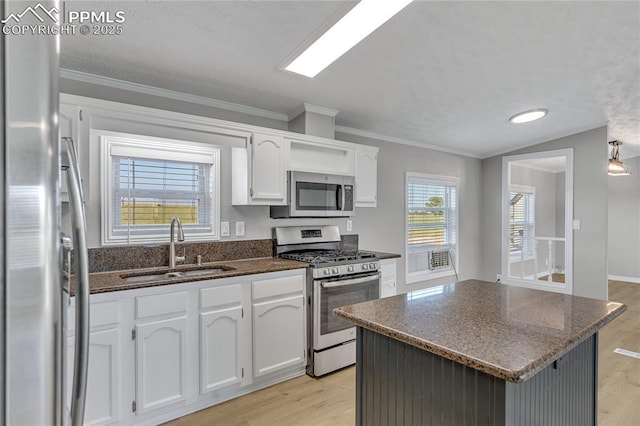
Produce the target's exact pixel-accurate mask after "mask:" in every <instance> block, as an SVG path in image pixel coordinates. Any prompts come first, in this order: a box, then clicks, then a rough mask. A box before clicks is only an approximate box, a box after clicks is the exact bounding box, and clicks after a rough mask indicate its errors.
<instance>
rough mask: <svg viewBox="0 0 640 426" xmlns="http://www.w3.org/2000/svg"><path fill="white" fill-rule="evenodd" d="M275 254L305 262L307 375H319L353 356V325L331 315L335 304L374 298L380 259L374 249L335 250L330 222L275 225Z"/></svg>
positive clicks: (334, 233) (345, 363) (347, 362)
mask: <svg viewBox="0 0 640 426" xmlns="http://www.w3.org/2000/svg"><path fill="white" fill-rule="evenodd" d="M274 244H275V253H276V255H277V256H279V257H283V258H287V259H292V260H298V261H301V262H306V263H308V264H309V265H310V267H309V268H308V269H307V295H308V305H307V323H308V328H307V336H308V342H309V343H308V360H309V363H308V365H307V374H309V375H310V376H322V375H324V374H327V373H330V372H332V371H335V370H338V369H340V368H343V367H346V366H348V365H352V364H354V363H355V361H356V345H355V338H356V330H355V327H354V326H353V325H352V324H349V323H347V322H345V321H342V320H341V319H339V318H337V317H335V316H334V315H333V309H334V308H337V307H338V306H345V305H351V304H354V303H360V302H366V301H368V300H374V299H378V298H379V295H380V262H379V261H378V259H377V258H376V256H375V254H373V253H370V252H363V251H355V250H340V230H339V228H338V227H337V226H335V225H322V226H291V227H282V228H274Z"/></svg>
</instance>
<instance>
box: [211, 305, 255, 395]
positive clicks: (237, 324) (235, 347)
mask: <svg viewBox="0 0 640 426" xmlns="http://www.w3.org/2000/svg"><path fill="white" fill-rule="evenodd" d="M243 316H244V315H243V310H242V307H241V306H235V307H231V308H227V309H221V310H216V311H211V312H207V313H201V314H200V393H206V392H210V391H212V390H216V389H220V388H223V387H226V386H230V385H234V384H237V383H240V382H241V381H242V377H243V369H242V362H241V357H242V353H243V352H244V351H245V350H247V348H244V347H243V342H244V339H245V327H244V324H243V321H242V318H243Z"/></svg>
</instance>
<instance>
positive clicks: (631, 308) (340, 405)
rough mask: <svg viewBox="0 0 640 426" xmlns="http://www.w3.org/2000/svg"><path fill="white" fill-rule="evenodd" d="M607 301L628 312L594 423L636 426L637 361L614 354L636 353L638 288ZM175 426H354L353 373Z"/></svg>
mask: <svg viewBox="0 0 640 426" xmlns="http://www.w3.org/2000/svg"><path fill="white" fill-rule="evenodd" d="M609 300H611V301H614V302H622V303H624V304H626V305H627V312H625V313H624V314H622V316H621V317H619V318H617V319H615V320H614V321H613V322H611V323H610V324H608V325H607V326H606V327H604V328H603V329H602V330H601V332H600V348H599V374H598V398H599V400H598V424H599V425H600V426H639V425H640V359H637V358H631V357H628V356H624V355H619V354H615V353H613V350H614V349H615V348H618V347H619V348H622V349H628V350H631V351H635V352H640V284H631V283H623V282H619V281H610V282H609ZM169 424H170V425H174V426H179V425H180V426H182V425H184V426H200V425H224V426H234V425H236V426H254V425H264V426H271V425H279V426H284V425H305V426H306V425H328V426H342V425H345V426H346V425H353V424H355V368H354V367H351V368H347V369H344V370H341V371H339V372H337V373H333V374H330V375H328V376H325V377H322V378H321V379H312V378H310V377H308V376H303V377H298V378H296V379H293V380H289V381H287V382H285V383H281V384H278V385H275V386H272V387H270V388H267V389H263V390H260V391H257V392H254V393H252V394H249V395H246V396H243V397H240V398H237V399H234V400H232V401H228V402H226V403H223V404H220V405H217V406H215V407H211V408H208V409H206V410H202V411H199V412H197V413H194V414H192V415H189V416H185V417H182V418H180V419H178V420H176V421H174V422H171V423H169Z"/></svg>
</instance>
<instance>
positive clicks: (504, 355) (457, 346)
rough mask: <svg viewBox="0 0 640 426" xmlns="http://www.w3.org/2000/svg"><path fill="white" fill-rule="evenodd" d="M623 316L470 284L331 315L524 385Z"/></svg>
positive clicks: (555, 297)
mask: <svg viewBox="0 0 640 426" xmlns="http://www.w3.org/2000/svg"><path fill="white" fill-rule="evenodd" d="M625 310H626V306H625V305H622V304H620V303H615V302H607V301H604V300H596V299H588V298H584V297H577V296H571V295H565V294H560V293H552V292H546V291H541V290H531V289H526V288H522V287H515V286H509V285H504V284H497V283H492V282H486V281H478V280H467V281H462V282H459V283H454V284H446V285H443V286H437V287H431V288H427V289H424V290H418V291H414V292H412V293H407V294H402V295H397V296H392V297H388V298H384V299H378V300H374V301H370V302H364V303H360V304H357V305H350V306H343V307H340V308H337V309H335V310H334V311H333V312H334V314H335V315H337V316H338V317H340V318H342V319H345V320H347V321H350V322H352V323H354V324H356V325H358V326H360V327H364V328H367V329H369V330H372V331H374V332H376V333H380V334H382V335H385V336H388V337H391V338H393V339H396V340H399V341H401V342H404V343H407V344H409V345H412V346H415V347H417V348H420V349H423V350H425V351H429V352H431V353H434V354H436V355H439V356H442V357H444V358H447V359H450V360H453V361H455V362H458V363H460V364H463V365H466V366H468V367H471V368H474V369H476V370H479V371H482V372H485V373H487V374H490V375H492V376H495V377H498V378H500V379H503V380H507V381H510V382H514V383H520V382H524V381H525V380H528V379H529V378H531V377H533V376H534V375H536V374H537V373H538V372H540V371H541V370H543V369H544V368H545V367H546V366H548V365H550V364H551V363H552V362H553V361H555V360H557V359H558V358H560V357H561V356H562V355H564V354H566V353H567V352H569V351H570V350H571V349H573V348H574V347H575V346H577V345H578V344H579V343H581V342H582V341H584V340H586V339H587V338H588V337H589V336H591V335H592V334H594V333H595V332H597V331H598V330H599V329H600V328H602V327H603V326H604V325H605V324H607V323H608V322H610V321H611V320H613V319H614V318H616V317H618V316H619V315H620V314H622V313H623V312H624V311H625Z"/></svg>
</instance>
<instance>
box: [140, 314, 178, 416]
mask: <svg viewBox="0 0 640 426" xmlns="http://www.w3.org/2000/svg"><path fill="white" fill-rule="evenodd" d="M186 334H187V318H186V317H180V318H172V319H164V320H158V321H152V322H149V323H146V324H141V325H136V413H137V414H144V413H146V412H148V411H150V410H154V409H158V408H161V407H166V406H167V405H171V404H174V403H176V402H179V401H183V400H184V399H185V381H186V367H187V365H186Z"/></svg>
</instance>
